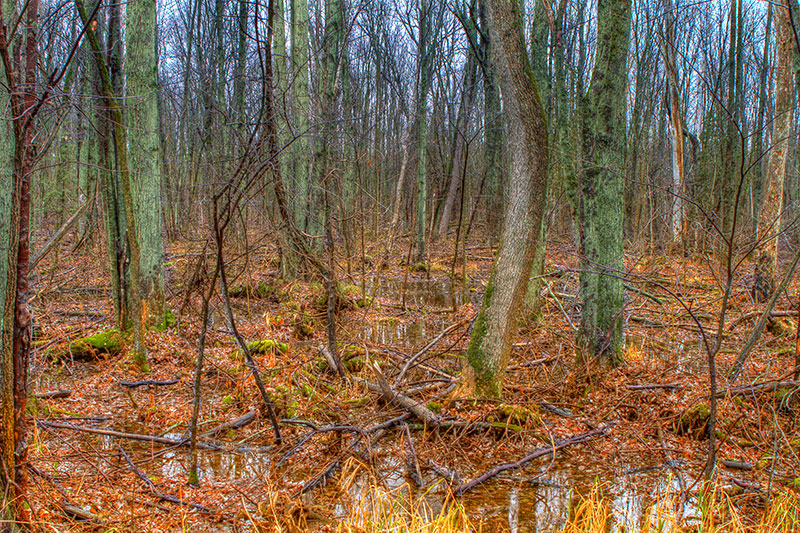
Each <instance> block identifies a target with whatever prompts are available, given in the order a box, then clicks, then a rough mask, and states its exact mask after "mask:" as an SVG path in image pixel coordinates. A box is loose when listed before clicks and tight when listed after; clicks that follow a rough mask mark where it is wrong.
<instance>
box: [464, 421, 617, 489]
mask: <svg viewBox="0 0 800 533" xmlns="http://www.w3.org/2000/svg"><path fill="white" fill-rule="evenodd" d="M610 431H611V426H610V425H606V426H602V427H599V428H597V429H593V430H592V431H588V432H586V433H582V434H580V435H575V436H573V437H569V438H567V439H563V440H560V441H558V442H555V443H553V444H552V445H551V446H543V447H541V448H536V449H535V450H533V451H532V452H531V453H529V454H528V455H526V456H525V457H523V458H522V459H520V460H519V461H517V462H515V463H506V464H504V465H499V466H496V467H494V468H492V469H491V470H489V471H487V472H484V473H483V474H481V475H480V476H478V477H476V478H475V479H473V480H472V481H468V482H466V483H463V484H462V485H460V486H458V487H456V489H455V490H454V491H453V494H455V495H456V496H461V495H463V494H464V493H465V492H467V491H469V490H472V489H474V488H475V487H477V486H478V485H480V484H481V483H484V482H486V481H488V480H490V479H492V478H493V477H495V476H497V475H498V474H501V473H503V472H505V471H507V470H518V469H520V468H522V467H524V466H525V465H527V464H528V463H530V462H531V461H533V460H534V459H538V458H539V457H544V456H546V455H550V454H551V453H555V452H557V451H558V450H561V449H563V448H566V447H567V446H572V445H573V444H580V443H582V442H586V441H590V440H592V439H595V438H597V437H604V436H606V435H607V434H608V433H609V432H610Z"/></svg>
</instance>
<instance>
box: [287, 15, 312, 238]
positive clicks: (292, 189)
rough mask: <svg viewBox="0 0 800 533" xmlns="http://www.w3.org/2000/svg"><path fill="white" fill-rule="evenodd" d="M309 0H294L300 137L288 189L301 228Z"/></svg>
mask: <svg viewBox="0 0 800 533" xmlns="http://www.w3.org/2000/svg"><path fill="white" fill-rule="evenodd" d="M308 24H309V23H308V0H291V30H292V33H291V47H292V57H291V59H292V118H293V119H294V127H293V129H292V133H293V134H294V135H295V136H297V139H296V140H295V141H294V143H293V144H292V172H291V173H290V174H289V176H287V178H289V177H290V176H291V180H292V181H290V182H289V183H287V184H286V185H287V187H286V188H287V189H288V191H289V194H290V195H291V197H292V213H293V215H294V221H295V224H296V225H297V227H298V228H300V229H301V230H303V231H308V230H309V224H308V222H309V214H310V205H309V201H310V191H309V186H310V184H309V172H310V168H309V164H308V161H309V157H310V155H311V152H310V147H309V142H308V126H309V116H308V115H309V107H308V106H309V80H308V63H309V60H310V56H309V52H308V30H309V28H308Z"/></svg>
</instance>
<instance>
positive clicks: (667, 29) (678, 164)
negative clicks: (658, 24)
mask: <svg viewBox="0 0 800 533" xmlns="http://www.w3.org/2000/svg"><path fill="white" fill-rule="evenodd" d="M663 5H664V33H663V40H662V42H661V53H662V56H663V57H664V70H665V71H666V78H667V113H668V118H669V123H670V141H671V142H672V209H671V217H670V229H671V236H672V244H673V246H679V245H680V244H681V243H683V240H684V220H685V214H684V197H685V194H686V193H685V183H686V182H685V170H684V156H683V145H684V136H683V113H682V111H681V101H680V97H679V96H678V88H679V84H678V68H677V65H676V62H675V11H674V9H675V8H674V6H673V4H672V0H663Z"/></svg>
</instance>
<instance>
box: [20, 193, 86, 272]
mask: <svg viewBox="0 0 800 533" xmlns="http://www.w3.org/2000/svg"><path fill="white" fill-rule="evenodd" d="M90 205H92V201H91V200H87V201H85V202H83V205H81V206H80V207H79V208H78V209H77V210H76V211H75V212H74V213H73V214H72V216H71V217H69V218H68V219H67V221H66V222H64V223H63V224H62V225H61V227H60V228H58V230H57V231H56V232H55V233H54V234H53V236H52V237H50V240H49V241H47V242H46V243H45V245H44V246H42V247H41V248H40V249H39V251H38V252H36V254H35V255H34V256H33V258H31V260H30V261H28V269H29V270H33V269H34V268H36V265H38V264H39V261H41V260H42V259H43V258H44V256H46V255H47V254H48V253H49V252H50V250H52V249H53V248H54V247H55V245H56V244H58V241H60V240H61V238H62V237H63V236H64V235H66V233H67V232H68V231H69V230H70V228H72V226H74V225H75V223H76V222H77V221H78V219H80V218H81V215H83V214H84V213H85V212H86V210H87V209H88V208H89V206H90Z"/></svg>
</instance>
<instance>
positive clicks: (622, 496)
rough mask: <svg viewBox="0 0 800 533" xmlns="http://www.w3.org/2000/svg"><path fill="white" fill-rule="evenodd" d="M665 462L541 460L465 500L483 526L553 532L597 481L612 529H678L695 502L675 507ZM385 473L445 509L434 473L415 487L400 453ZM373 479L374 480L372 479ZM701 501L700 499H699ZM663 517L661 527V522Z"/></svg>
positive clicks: (360, 492) (358, 487) (358, 497)
mask: <svg viewBox="0 0 800 533" xmlns="http://www.w3.org/2000/svg"><path fill="white" fill-rule="evenodd" d="M660 466H661V465H652V466H651V467H644V468H642V467H640V468H630V465H627V466H626V465H622V464H614V465H611V467H609V466H608V465H601V464H599V463H598V464H597V465H586V464H585V463H584V464H570V463H569V462H565V463H563V464H560V465H557V466H556V467H554V468H552V469H549V470H548V469H547V467H546V465H545V466H542V467H541V468H542V470H541V472H540V475H539V476H537V475H536V472H535V470H534V469H533V468H528V469H527V470H525V471H524V472H517V473H512V474H511V475H510V476H509V477H507V478H505V479H497V480H494V481H490V482H488V483H487V484H486V485H484V486H481V487H478V488H477V489H476V490H474V491H473V492H469V493H467V494H466V495H465V496H464V497H463V498H462V499H461V500H460V501H461V502H462V503H463V505H464V508H465V510H466V512H467V513H468V514H469V515H470V517H471V518H472V519H473V520H474V522H473V523H474V524H476V525H477V524H478V523H481V525H482V529H483V530H484V531H511V532H513V533H517V532H519V533H521V532H536V533H539V532H551V531H559V530H560V529H561V528H563V526H564V524H565V523H566V520H567V517H568V516H569V513H570V510H571V509H574V508H575V506H576V505H577V504H578V502H579V501H580V498H581V496H582V495H583V496H586V495H588V494H589V493H590V492H591V490H592V487H593V484H594V483H595V482H596V481H597V482H599V483H600V485H601V487H602V494H603V496H604V498H605V500H606V501H607V502H608V503H609V517H610V520H609V523H608V528H607V531H611V532H619V533H622V532H627V531H640V530H642V529H644V528H645V522H646V521H650V523H651V530H652V529H653V528H655V530H657V531H664V532H668V531H673V530H675V531H677V529H673V528H672V527H671V526H672V524H674V523H675V522H674V521H675V519H676V517H677V516H678V515H682V516H683V517H684V518H691V516H693V515H694V510H695V507H693V506H692V503H693V502H690V504H687V506H686V510H685V511H683V512H681V511H679V510H676V509H675V508H674V503H675V502H677V501H678V495H679V494H680V482H679V481H678V480H677V479H676V478H674V477H673V476H671V475H669V473H668V471H667V470H666V469H664V468H660ZM378 468H379V470H380V478H381V480H382V483H383V485H384V486H385V487H386V489H388V491H389V493H390V494H391V495H392V497H395V498H407V497H408V495H409V494H411V495H413V497H414V498H415V501H417V502H418V505H419V502H422V503H421V505H420V507H421V508H423V509H425V508H427V509H441V508H442V505H443V503H444V501H445V498H446V495H447V490H448V489H447V488H446V487H445V485H444V483H441V482H439V478H438V477H436V476H434V475H432V474H431V473H426V474H423V475H424V478H425V483H426V485H427V487H426V489H425V490H424V491H422V490H419V489H416V488H414V485H412V484H410V483H409V481H408V479H407V478H406V477H405V467H404V465H403V464H402V461H400V460H398V459H391V458H382V459H380V460H379V461H378ZM370 479H371V478H370V477H369V476H364V477H363V478H362V479H360V480H359V481H357V482H356V483H354V484H353V485H352V486H351V487H350V488H349V490H348V494H349V496H350V497H351V499H352V501H355V502H359V501H364V498H365V497H366V496H367V495H366V494H365V490H366V487H367V486H369V482H370ZM372 482H373V483H374V480H373V481H372ZM695 503H696V502H695ZM337 513H339V515H338V516H340V517H341V516H345V515H347V513H348V509H347V508H346V506H345V505H344V504H340V505H339V506H338V507H337ZM659 522H660V528H659Z"/></svg>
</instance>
